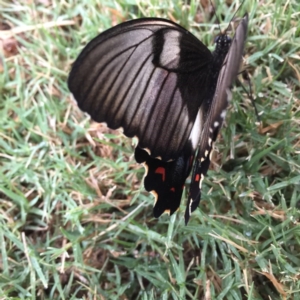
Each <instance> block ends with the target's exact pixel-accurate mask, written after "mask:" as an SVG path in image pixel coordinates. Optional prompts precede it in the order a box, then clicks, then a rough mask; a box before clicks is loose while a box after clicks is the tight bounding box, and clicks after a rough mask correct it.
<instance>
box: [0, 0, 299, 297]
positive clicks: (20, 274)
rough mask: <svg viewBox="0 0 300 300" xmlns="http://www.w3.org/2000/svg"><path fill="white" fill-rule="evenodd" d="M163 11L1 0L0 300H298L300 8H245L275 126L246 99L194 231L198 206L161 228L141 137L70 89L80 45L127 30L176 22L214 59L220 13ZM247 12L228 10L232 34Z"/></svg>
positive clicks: (265, 107)
mask: <svg viewBox="0 0 300 300" xmlns="http://www.w3.org/2000/svg"><path fill="white" fill-rule="evenodd" d="M161 2H162V1H158V0H153V1H143V2H142V1H141V2H139V1H135V0H127V1H126V0H124V1H121V0H118V1H102V0H101V1H96V0H89V1H88V0H83V1H75V0H68V1H7V2H3V1H0V11H1V14H0V15H1V19H0V21H1V22H2V23H1V30H2V31H0V51H1V52H0V55H1V56H2V58H1V57H0V58H1V59H0V108H1V109H0V250H1V252H0V299H143V300H146V299H228V300H231V299H232V300H233V299H234V300H237V299H299V298H300V281H299V278H300V226H299V217H300V211H299V209H300V205H299V203H300V202H299V200H300V155H299V154H300V110H299V107H300V83H299V81H300V67H299V66H300V25H299V24H300V23H299V19H300V14H299V11H300V4H299V2H298V1H297V0H291V1H279V0H278V1H273V0H272V1H271V0H269V1H267V0H264V1H260V2H259V3H258V1H255V0H246V1H245V3H244V4H243V6H242V7H241V9H240V11H239V12H238V16H242V15H243V13H244V12H245V11H248V12H249V17H250V18H249V19H250V21H249V33H248V41H247V44H246V49H245V59H246V62H247V64H246V65H245V66H244V68H246V69H247V70H248V72H249V75H250V77H251V83H252V88H253V95H254V97H255V98H256V99H255V102H256V105H257V108H258V110H259V112H260V113H262V114H261V120H262V124H261V126H257V125H256V124H255V122H256V120H257V119H256V116H255V112H254V109H253V107H252V105H251V102H250V100H249V97H248V96H247V94H245V93H244V91H243V89H242V88H241V87H239V86H237V87H235V88H234V98H233V100H232V102H231V104H230V107H229V109H228V114H227V117H226V124H225V125H224V126H223V129H222V130H221V133H220V135H219V138H218V142H217V143H216V151H215V154H214V156H213V161H212V163H211V167H210V170H209V172H208V175H207V176H206V178H205V180H204V183H203V197H202V201H201V204H200V206H199V209H197V210H196V211H195V212H194V213H193V214H192V217H191V220H190V222H189V224H188V226H185V225H184V220H183V213H184V209H185V203H186V194H185V195H184V197H183V200H182V205H181V207H180V210H179V211H178V212H177V213H176V214H174V215H173V216H171V217H169V216H167V215H163V216H162V217H160V218H159V219H154V218H153V216H152V208H153V197H152V196H151V195H150V194H148V193H147V192H145V190H144V188H143V185H142V178H143V172H144V171H143V168H142V167H141V166H139V165H137V164H136V163H135V161H134V158H133V149H134V148H133V143H132V141H131V140H129V139H127V138H125V137H124V136H122V135H121V133H120V132H118V131H112V130H110V129H107V128H106V127H105V126H104V125H103V124H96V123H92V122H91V121H90V119H89V118H88V116H86V115H85V114H83V113H82V112H81V111H80V110H79V109H78V108H77V106H76V104H75V103H74V102H73V101H72V100H71V96H70V93H69V91H68V89H67V84H66V80H67V76H68V72H69V70H70V67H71V64H72V62H73V61H74V60H75V58H76V56H77V55H78V54H79V52H80V50H81V49H82V47H83V46H84V45H85V44H86V43H87V42H88V41H89V40H90V39H92V38H93V37H94V36H96V35H97V34H98V33H100V32H101V31H103V30H104V29H107V28H109V27H111V26H112V25H116V24H118V23H120V22H122V21H125V20H128V19H133V18H137V17H145V16H146V17H150V16H154V17H166V18H171V19H172V20H175V21H176V22H178V23H180V24H181V25H183V26H185V27H186V28H188V29H189V30H191V31H192V32H193V33H194V34H195V35H196V36H197V37H199V39H201V40H202V41H203V42H204V43H205V44H206V45H209V47H210V49H212V48H213V46H212V45H213V38H214V36H215V35H217V34H218V27H217V25H216V17H215V16H213V17H212V18H211V15H210V13H209V9H208V7H207V6H206V7H204V8H201V7H199V6H198V2H199V1H194V0H192V1H191V2H190V3H189V4H183V3H182V2H181V1H164V2H163V4H162V3H161ZM22 3H27V4H22ZM79 3H80V4H79ZM239 3H240V2H239ZM239 3H235V4H232V5H231V6H228V5H227V4H226V3H225V1H218V2H217V3H216V4H215V5H216V13H217V16H218V18H220V20H221V28H222V29H225V28H226V26H227V25H228V22H229V21H230V19H231V17H232V16H233V14H234V12H235V11H236V9H237V7H238V4H239ZM5 26H6V27H5ZM8 26H9V27H10V28H11V31H7V30H6V31H3V29H6V28H7V27H8ZM245 87H246V88H248V87H249V86H248V85H247V82H245ZM188 182H189V180H188Z"/></svg>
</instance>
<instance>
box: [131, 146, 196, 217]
mask: <svg viewBox="0 0 300 300" xmlns="http://www.w3.org/2000/svg"><path fill="white" fill-rule="evenodd" d="M187 153H189V152H188V151H186V154H182V155H181V156H179V157H178V158H177V159H175V160H173V161H169V162H165V161H162V160H160V159H157V158H152V157H151V156H150V155H149V154H148V153H147V152H146V151H145V150H143V149H141V148H139V147H136V149H135V159H136V161H137V162H138V163H143V164H144V166H145V169H146V172H145V177H144V186H145V189H146V190H147V191H148V192H152V193H153V194H154V196H155V204H154V208H153V215H154V217H155V218H158V217H159V216H160V215H161V214H163V213H169V214H170V215H171V214H173V213H174V212H175V211H176V210H177V209H178V208H179V205H180V201H181V196H182V192H183V189H184V183H185V180H186V178H187V177H188V175H189V173H190V171H191V166H192V162H193V157H192V156H190V155H189V154H187Z"/></svg>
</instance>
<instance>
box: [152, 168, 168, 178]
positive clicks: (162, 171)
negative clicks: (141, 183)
mask: <svg viewBox="0 0 300 300" xmlns="http://www.w3.org/2000/svg"><path fill="white" fill-rule="evenodd" d="M155 173H158V174H161V176H162V181H165V179H166V169H165V168H163V167H158V168H157V169H156V170H155Z"/></svg>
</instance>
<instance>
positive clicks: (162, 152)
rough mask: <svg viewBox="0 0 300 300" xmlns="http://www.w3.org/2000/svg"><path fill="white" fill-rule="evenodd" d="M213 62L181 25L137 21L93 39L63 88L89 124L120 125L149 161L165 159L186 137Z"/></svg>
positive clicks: (179, 148) (177, 150) (175, 154)
mask: <svg viewBox="0 0 300 300" xmlns="http://www.w3.org/2000/svg"><path fill="white" fill-rule="evenodd" d="M212 59H213V58H212V55H211V53H210V51H209V50H208V49H207V48H206V47H205V46H204V45H203V44H202V43H201V42H200V41H199V40H197V39H196V38H195V37H194V36H193V35H192V34H191V33H189V32H188V31H186V30H185V29H183V28H182V27H180V26H178V25H176V24H174V23H172V22H170V21H166V20H161V19H139V20H134V21H129V22H126V23H123V24H120V25H118V26H116V27H114V28H112V29H110V30H108V31H106V32H104V33H103V34H100V35H99V36H98V37H96V38H95V39H94V40H92V41H91V42H90V43H89V44H88V45H87V47H86V48H85V49H84V50H83V52H82V53H81V54H80V56H79V57H78V59H77V61H76V62H75V64H74V66H73V68H72V71H71V73H70V77H69V81H68V84H69V88H70V90H71V92H72V93H73V95H74V97H75V99H76V100H77V102H78V105H79V107H80V108H81V109H82V110H84V111H86V112H88V113H89V114H90V115H91V116H92V118H93V119H94V120H95V121H97V122H106V123H107V125H108V126H109V127H110V128H113V129H116V128H119V127H122V128H123V129H124V134H125V135H127V136H128V137H133V136H137V137H138V139H139V145H140V147H141V148H146V149H148V151H149V152H150V153H151V155H152V156H153V157H160V158H162V159H163V160H170V159H174V158H176V157H178V156H179V155H180V154H181V152H182V150H183V148H184V146H185V144H186V143H187V140H188V138H189V136H190V132H191V130H192V127H193V124H194V122H195V118H196V115H197V111H198V108H199V106H200V105H201V102H202V101H203V99H204V95H205V93H206V87H207V84H208V82H209V78H208V76H207V73H206V72H205V68H207V66H209V64H210V62H211V60H212ZM201 70H204V72H202V71H201ZM191 83H193V84H191ZM199 87H202V88H199ZM158 128H159V130H157V129H158ZM162 133H163V134H162ZM166 144H167V145H168V147H166Z"/></svg>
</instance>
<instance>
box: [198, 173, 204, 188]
mask: <svg viewBox="0 0 300 300" xmlns="http://www.w3.org/2000/svg"><path fill="white" fill-rule="evenodd" d="M203 179H204V176H203V175H202V174H201V178H200V180H199V189H200V190H201V189H202V181H203Z"/></svg>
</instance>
